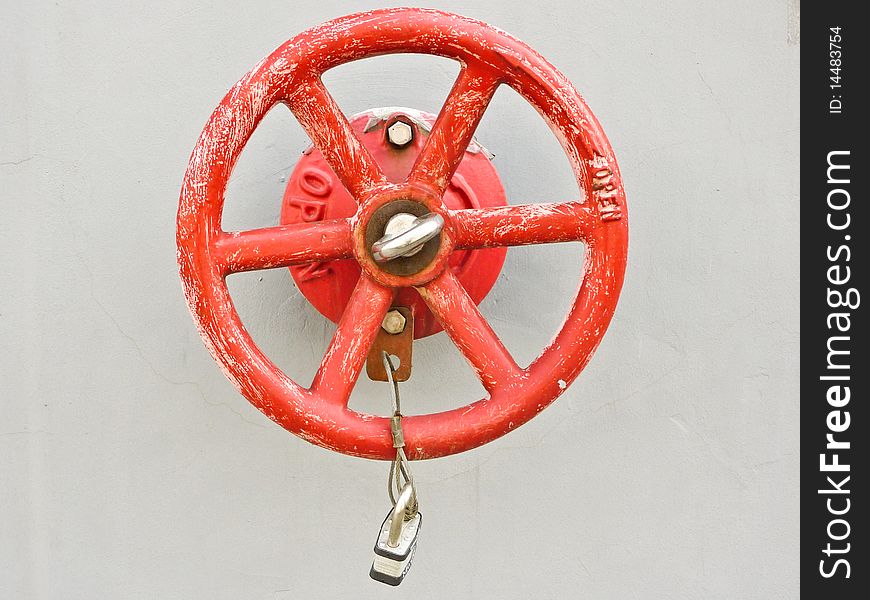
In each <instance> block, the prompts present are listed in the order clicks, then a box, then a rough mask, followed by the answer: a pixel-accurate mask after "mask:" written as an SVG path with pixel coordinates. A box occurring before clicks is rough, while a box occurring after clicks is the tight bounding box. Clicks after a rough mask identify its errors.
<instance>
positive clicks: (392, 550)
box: [369, 510, 423, 585]
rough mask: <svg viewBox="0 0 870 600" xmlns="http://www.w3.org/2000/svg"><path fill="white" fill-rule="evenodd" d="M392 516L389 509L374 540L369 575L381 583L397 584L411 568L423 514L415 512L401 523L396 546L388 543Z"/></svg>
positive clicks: (401, 515) (400, 516)
mask: <svg viewBox="0 0 870 600" xmlns="http://www.w3.org/2000/svg"><path fill="white" fill-rule="evenodd" d="M392 517H393V511H392V510H391V511H390V513H389V514H387V518H386V519H384V523H383V525H381V532H380V534H379V535H378V540H377V541H376V542H375V559H374V561H373V562H372V568H371V571H369V576H370V577H371V578H372V579H374V580H376V581H380V582H381V583H386V584H388V585H399V584H400V583H402V580H403V579H404V578H405V575H406V574H407V573H408V569H410V568H411V562H412V561H413V559H414V551H415V550H416V549H417V536H418V535H419V533H420V524H421V523H422V522H423V515H421V514H420V513H419V512H417V514H415V515H414V517H413V518H411V519H408V520H407V521H405V522H404V523H402V533H401V534H400V536H399V544H398V545H397V546H396V547H391V546H390V544H389V539H390V525H391V524H392V520H393V519H392ZM402 517H403V514H400V515H399V518H402Z"/></svg>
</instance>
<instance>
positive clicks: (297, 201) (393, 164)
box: [281, 109, 507, 338]
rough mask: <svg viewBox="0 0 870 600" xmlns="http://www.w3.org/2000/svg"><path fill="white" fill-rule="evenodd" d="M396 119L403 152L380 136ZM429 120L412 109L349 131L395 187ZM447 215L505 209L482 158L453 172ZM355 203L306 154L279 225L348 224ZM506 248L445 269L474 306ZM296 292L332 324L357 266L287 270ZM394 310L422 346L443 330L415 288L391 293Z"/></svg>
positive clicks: (468, 156) (320, 161)
mask: <svg viewBox="0 0 870 600" xmlns="http://www.w3.org/2000/svg"><path fill="white" fill-rule="evenodd" d="M399 118H401V119H402V120H404V121H405V122H406V123H409V124H410V125H411V127H412V128H413V130H414V139H413V141H412V142H411V143H410V144H408V145H407V146H406V147H404V148H400V149H397V148H394V147H393V146H391V145H390V144H389V143H388V142H387V139H386V137H387V136H386V128H387V127H388V126H389V125H390V124H392V123H393V122H395V120H396V119H399ZM435 118H436V117H435V115H430V114H428V113H423V112H420V111H414V110H410V109H405V110H402V109H390V110H386V109H376V110H372V111H366V112H363V113H360V114H358V115H354V116H353V117H351V118H350V124H351V127H352V128H353V130H354V131H355V132H356V134H357V136H358V137H359V138H360V140H361V141H362V143H363V145H364V146H365V147H366V148H367V149H368V150H369V152H370V153H371V154H372V156H373V157H374V159H375V161H376V162H377V163H378V165H380V167H381V169H382V170H383V172H384V174H385V175H386V177H387V179H388V180H389V181H391V182H393V183H401V182H403V181H405V179H407V177H408V174H409V173H410V171H411V168H412V167H413V166H414V162H415V159H416V158H417V156H418V155H419V154H420V151H421V150H422V149H423V147H424V146H425V144H426V142H427V140H428V139H429V135H428V132H427V130H428V129H429V128H431V126H432V124H433V123H434V122H435ZM442 202H443V204H444V206H445V207H447V208H448V209H450V210H459V209H472V208H477V209H486V208H493V207H498V206H504V205H505V204H507V198H506V197H505V193H504V188H503V187H502V185H501V181H499V178H498V174H497V173H496V170H495V167H493V165H492V162H490V160H489V158H488V157H487V156H486V152H485V151H483V149H482V148H481V147H480V146H479V145H477V144H472V147H471V149H470V150H469V151H467V152H465V153H464V158H463V159H462V161H461V162H460V164H459V167H458V168H457V170H456V173H454V174H453V177H452V179H451V180H450V185H448V186H447V189H446V190H445V192H444V195H443V196H442ZM356 210H357V203H356V200H354V198H353V197H352V196H351V195H350V194H349V193H348V191H347V190H346V189H345V188H344V186H342V185H341V182H340V181H339V179H338V176H337V175H335V173H334V172H333V171H332V169H331V168H330V167H329V165H328V164H327V163H326V161H325V159H324V158H323V156H322V155H321V153H320V152H319V151H318V150H317V149H316V148H311V149H309V150H308V151H306V152H305V153H304V154H303V156H302V158H301V159H300V160H299V162H298V163H297V165H296V167H295V168H294V169H293V174H292V175H291V176H290V179H289V181H288V182H287V190H286V192H285V193H284V201H283V205H282V210H281V223H282V224H285V225H289V224H294V223H302V222H305V223H312V222H315V221H321V220H324V221H330V222H331V221H332V220H333V219H337V218H349V217H352V216H353V215H354V214H356ZM506 253H507V248H506V247H505V246H500V247H493V248H485V249H474V250H460V251H457V252H454V253H453V254H451V255H450V260H449V264H450V268H451V269H452V270H453V272H454V273H456V277H457V278H458V279H459V281H460V282H462V287H464V288H465V291H466V292H468V295H469V296H470V297H471V299H472V300H473V301H474V303H475V304H479V303H480V301H481V300H483V299H484V298H485V297H486V295H487V293H489V291H490V290H491V289H492V286H493V285H494V284H495V282H496V280H497V279H498V274H499V272H500V271H501V268H502V265H504V259H505V255H506ZM290 272H291V273H292V274H293V279H294V280H295V281H296V286H297V287H298V288H299V290H300V291H301V292H302V293H303V294H304V295H305V297H306V298H307V299H308V301H309V302H311V304H313V305H314V307H315V308H317V310H319V311H320V313H321V314H323V315H324V316H326V317H327V318H329V319H331V320H332V321H333V322H336V323H337V322H338V320H339V319H340V318H341V315H342V314H344V310H345V308H346V307H347V304H348V302H349V301H350V296H351V292H352V291H353V288H354V287H355V286H356V283H357V280H358V279H359V277H360V265H359V263H358V262H357V261H355V260H331V261H321V262H315V263H308V264H302V265H294V266H292V267H290ZM394 304H395V305H397V306H407V307H409V308H410V309H411V310H413V311H414V337H415V338H422V337H426V336H427V335H432V334H433V333H438V332H439V331H441V325H440V324H439V323H438V321H437V319H436V318H435V316H434V315H433V314H432V312H431V311H430V310H429V309H428V307H427V306H426V304H425V302H423V299H422V298H421V297H420V295H419V294H417V292H415V291H414V289H413V288H405V289H401V290H399V291H398V292H397V294H396V298H395V300H394Z"/></svg>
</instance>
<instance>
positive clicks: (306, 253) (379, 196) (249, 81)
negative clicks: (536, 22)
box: [178, 9, 628, 459]
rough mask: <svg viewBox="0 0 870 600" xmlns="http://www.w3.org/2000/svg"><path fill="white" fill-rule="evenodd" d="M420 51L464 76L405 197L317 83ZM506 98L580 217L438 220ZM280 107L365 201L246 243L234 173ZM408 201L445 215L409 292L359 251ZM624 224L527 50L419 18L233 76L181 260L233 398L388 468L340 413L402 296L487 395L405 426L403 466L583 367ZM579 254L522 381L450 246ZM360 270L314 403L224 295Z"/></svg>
mask: <svg viewBox="0 0 870 600" xmlns="http://www.w3.org/2000/svg"><path fill="white" fill-rule="evenodd" d="M396 52H415V53H424V54H435V55H439V56H445V57H449V58H452V59H455V60H457V61H459V63H460V64H461V65H462V70H461V73H460V75H459V77H458V79H457V81H456V83H455V85H454V87H453V90H452V91H451V93H450V95H449V97H448V99H447V100H446V102H445V105H444V107H443V108H442V111H441V113H440V115H439V116H438V120H437V121H436V123H435V125H434V126H433V129H432V133H431V135H430V137H429V142H428V143H427V144H426V146H425V147H424V148H423V149H422V151H421V153H420V156H419V157H418V159H417V161H416V163H415V165H414V167H413V168H412V170H411V173H410V175H409V177H408V181H407V182H404V183H400V184H396V183H391V182H390V181H389V180H388V178H387V177H386V176H385V175H384V173H383V172H382V171H381V169H380V167H379V166H378V164H377V163H376V162H375V161H374V160H373V158H372V156H371V154H370V153H369V151H368V150H367V149H366V148H365V146H364V145H363V144H362V143H361V142H360V141H359V139H358V138H357V137H356V135H355V134H354V132H353V130H352V128H351V126H350V123H349V122H348V120H347V118H345V116H344V115H343V114H342V113H341V111H340V110H339V109H338V107H337V106H336V104H335V102H334V101H333V100H332V98H331V97H330V95H329V93H328V92H327V91H326V89H325V88H324V86H323V84H322V83H321V81H320V75H321V74H322V73H323V72H324V71H326V70H327V69H330V68H332V67H335V66H337V65H340V64H342V63H346V62H348V61H352V60H357V59H360V58H364V57H367V56H374V55H378V54H388V53H396ZM500 84H505V85H509V86H511V87H512V88H514V89H515V90H516V91H517V92H518V93H519V94H520V95H522V96H523V97H524V98H525V99H526V100H527V101H528V102H530V103H531V104H532V105H533V106H534V107H535V108H536V109H537V110H538V112H539V113H540V114H541V115H542V116H543V117H544V119H545V120H546V121H547V122H548V123H549V125H550V126H551V128H552V129H553V131H554V132H555V134H556V136H557V137H558V139H559V141H560V143H561V144H562V147H563V148H564V150H565V152H566V153H567V155H568V157H569V159H570V161H571V163H572V165H573V168H574V172H575V175H576V177H577V182H578V184H579V187H580V189H581V190H582V196H583V197H582V198H581V199H580V200H578V201H574V202H570V201H569V202H564V203H557V204H543V205H531V206H508V207H502V208H494V209H469V210H449V209H447V208H445V207H444V206H443V205H442V204H441V197H442V195H443V193H444V191H445V189H446V187H447V184H448V182H449V181H450V179H451V176H452V175H453V173H454V171H455V170H456V168H457V167H458V165H459V162H460V161H461V160H462V156H463V153H464V151H465V146H466V145H467V144H468V143H469V142H470V140H471V137H472V135H473V133H474V130H475V128H476V126H477V123H478V121H479V119H480V117H481V115H482V114H483V112H484V110H485V109H486V106H487V104H488V103H489V101H490V99H491V97H492V94H493V92H494V91H495V89H496V88H497V87H498V85H500ZM276 103H285V104H286V105H288V106H289V107H290V109H291V111H292V112H293V113H294V114H295V115H296V117H297V119H298V120H299V122H300V123H301V124H302V126H303V127H304V128H305V130H306V131H307V132H308V135H309V136H310V137H311V139H312V141H313V142H314V144H315V146H317V148H318V149H319V150H320V151H321V152H322V153H323V155H324V158H325V160H326V162H327V164H329V166H330V167H331V168H332V169H333V170H334V171H335V173H336V175H337V176H338V178H339V179H340V180H341V182H342V183H343V185H344V186H345V187H346V188H347V189H348V191H349V192H350V194H351V195H352V196H353V197H354V198H355V199H356V201H357V202H358V203H359V207H360V208H359V210H358V211H357V213H356V214H355V215H354V216H353V217H350V218H348V219H336V220H331V221H322V222H305V223H298V224H295V225H285V226H282V227H276V228H267V229H262V230H257V231H248V232H238V233H228V232H224V231H223V230H222V229H221V212H222V208H223V199H224V191H225V189H226V184H227V180H228V178H229V175H230V173H231V171H232V168H233V165H234V164H235V162H236V159H237V158H238V157H239V154H240V153H241V151H242V148H243V147H244V145H245V143H246V142H247V140H248V138H249V137H250V135H251V133H252V132H253V130H254V128H255V127H256V126H257V124H258V123H259V121H260V119H262V117H263V116H264V115H265V114H266V112H267V111H268V110H269V109H270V108H271V107H272V106H274V105H275V104H276ZM399 198H411V199H414V200H416V201H418V202H421V203H423V204H425V205H426V206H427V207H428V208H429V209H430V210H434V211H436V212H439V213H440V214H442V215H443V216H444V218H445V227H444V231H443V232H442V243H441V249H440V250H439V252H438V255H437V256H436V258H435V259H434V260H433V262H432V263H431V264H430V265H429V266H428V267H427V268H425V269H424V270H423V271H421V272H420V273H418V274H416V275H414V276H412V277H406V278H403V277H398V276H395V275H389V274H387V273H384V272H383V271H380V270H379V269H378V267H377V265H376V264H375V263H374V261H372V260H371V259H370V256H368V254H367V251H366V249H365V248H364V244H363V243H362V235H363V231H364V229H365V226H366V223H367V219H368V218H369V217H370V216H371V214H372V212H373V211H374V210H375V209H376V208H377V207H379V206H382V205H384V204H385V203H387V202H391V201H393V200H395V199H399ZM626 219H627V213H626V206H625V193H624V191H623V186H622V181H621V179H620V176H619V169H618V167H617V164H616V159H615V158H614V156H613V151H612V149H611V147H610V144H609V143H608V141H607V138H606V137H605V136H604V133H603V131H602V130H601V127H600V126H599V124H598V122H597V121H596V119H595V117H594V116H593V115H592V113H591V112H590V111H589V109H588V108H587V106H586V104H585V103H584V102H583V100H582V99H581V98H580V95H579V94H578V93H577V91H576V90H575V89H574V87H573V86H572V85H571V83H570V82H569V81H568V80H567V79H566V78H565V77H564V76H563V75H562V74H560V73H559V72H558V71H557V70H556V69H555V68H554V67H553V66H551V65H550V64H549V63H548V62H547V61H546V60H544V59H543V58H542V57H541V56H540V55H538V54H537V53H536V52H535V51H534V50H532V49H531V48H529V47H528V46H526V45H525V44H523V43H522V42H520V41H518V40H516V39H514V38H513V37H511V36H509V35H508V34H506V33H504V32H502V31H499V30H497V29H495V28H493V27H491V26H489V25H486V24H485V23H481V22H479V21H474V20H471V19H467V18H465V17H459V16H456V15H451V14H448V13H444V12H440V11H435V10H424V9H388V10H379V11H373V12H368V13H361V14H356V15H350V16H347V17H342V18H340V19H336V20H334V21H330V22H328V23H325V24H323V25H319V26H317V27H315V28H313V29H310V30H308V31H306V32H304V33H302V34H300V35H299V36H297V37H295V38H294V39H292V40H290V41H288V42H286V43H285V44H284V45H282V46H281V47H279V48H278V49H277V50H276V51H275V52H273V53H272V54H271V55H270V56H269V57H267V58H266V59H265V60H264V61H262V62H261V63H260V64H258V65H257V66H256V67H255V68H254V69H253V70H252V71H251V72H250V73H248V74H247V75H246V76H245V77H244V78H242V80H241V81H239V83H237V84H236V85H235V86H234V87H233V88H232V89H231V90H230V91H229V93H228V94H227V95H226V97H225V98H224V99H223V101H222V102H221V103H220V105H219V106H218V108H217V109H216V110H215V111H214V113H213V114H212V116H211V118H210V119H209V121H208V123H207V124H206V126H205V129H204V130H203V132H202V135H201V136H200V139H199V141H198V143H197V145H196V148H195V149H194V151H193V155H192V157H191V160H190V165H189V166H188V169H187V173H186V175H185V178H184V185H183V188H182V191H181V199H180V202H179V208H178V262H179V265H180V269H181V278H182V282H183V284H184V290H185V294H186V296H187V301H188V305H189V306H190V309H191V312H192V314H193V316H194V319H195V321H196V323H197V325H198V326H199V328H200V332H201V334H202V336H203V339H204V340H205V343H206V345H207V346H208V347H209V349H210V350H211V352H212V354H213V355H214V357H215V358H216V359H217V361H218V362H219V363H220V364H221V365H222V366H223V368H224V370H225V372H226V374H227V376H228V377H229V378H230V379H231V380H232V381H233V382H234V383H235V384H236V385H237V386H238V387H239V389H240V391H241V392H242V393H243V394H244V395H245V396H246V397H247V398H248V399H249V400H250V401H251V402H252V403H253V404H254V405H255V406H257V407H258V408H259V409H260V410H262V411H263V412H264V413H265V414H266V415H268V416H269V417H270V418H272V419H273V420H275V421H276V422H277V423H279V424H280V425H282V426H283V427H285V428H286V429H288V430H289V431H292V432H293V433H295V434H297V435H299V436H301V437H303V438H304V439H306V440H308V441H310V442H312V443H315V444H319V445H321V446H324V447H326V448H329V449H332V450H336V451H339V452H343V453H346V454H352V455H356V456H364V457H369V458H378V459H392V458H393V457H394V455H395V449H394V448H393V445H392V439H391V435H390V425H389V420H388V419H386V418H383V417H375V416H372V415H365V414H360V413H357V412H355V411H353V410H350V409H349V408H348V407H347V401H348V398H349V396H350V393H351V390H352V388H353V386H354V384H355V382H356V380H357V378H358V376H359V373H360V371H361V369H362V367H363V364H364V362H365V357H366V352H367V350H368V348H369V346H370V344H371V342H372V340H373V338H374V336H375V334H376V332H377V328H378V327H379V326H380V324H381V320H382V317H383V315H384V314H385V313H386V311H387V310H388V309H389V307H390V305H391V303H392V301H393V297H394V294H395V292H396V290H398V289H400V288H402V287H407V286H409V285H413V286H417V290H418V292H419V293H420V294H421V296H422V297H423V298H424V300H425V301H426V303H427V305H428V306H429V308H430V309H431V310H432V312H433V313H434V314H435V315H436V316H437V317H438V318H439V319H440V320H441V322H442V325H443V326H444V329H445V330H446V331H447V333H448V335H449V336H450V337H451V339H452V340H453V341H454V342H455V343H456V345H457V346H458V347H459V349H460V350H461V351H462V353H463V354H464V355H465V356H466V358H467V359H468V361H469V362H470V363H471V365H472V367H473V368H474V370H475V372H476V373H477V374H478V376H479V378H480V380H481V381H482V382H483V384H484V386H485V387H486V389H487V390H488V392H489V395H488V396H487V397H486V398H484V399H482V400H479V401H477V402H474V403H472V404H469V405H467V406H465V407H462V408H457V409H454V410H450V411H446V412H442V413H437V414H429V415H414V416H409V417H406V419H404V421H403V428H404V432H405V440H406V443H407V450H408V454H409V456H410V457H411V458H415V459H421V458H432V457H436V456H444V455H448V454H453V453H456V452H461V451H463V450H468V449H470V448H474V447H476V446H479V445H481V444H484V443H486V442H489V441H491V440H493V439H495V438H497V437H499V436H501V435H504V434H505V433H507V432H508V431H510V430H511V429H513V428H515V427H518V426H519V425H522V424H523V423H525V422H526V421H528V420H529V419H530V418H532V417H533V416H534V415H535V414H537V413H538V412H540V411H541V410H543V409H544V408H545V407H546V406H547V405H549V404H550V403H551V402H552V401H553V400H554V399H555V398H556V397H557V396H558V395H559V394H560V393H561V392H562V391H563V390H564V389H565V388H566V387H567V385H568V384H570V383H571V382H572V381H573V380H574V378H575V377H576V376H577V375H578V374H579V373H580V371H581V370H582V369H583V367H584V366H585V365H586V363H587V362H588V361H589V359H590V357H591V356H592V353H593V352H594V350H595V348H596V347H597V346H598V343H599V342H600V340H601V337H602V336H603V335H604V331H605V329H606V328H607V325H608V324H609V322H610V319H611V317H612V316H613V312H614V310H615V307H616V301H617V296H618V295H619V290H620V288H621V286H622V280H623V274H624V271H625V263H626V250H627V236H628V227H627V222H626ZM580 240H582V241H584V242H585V243H586V248H587V251H586V256H585V261H584V263H583V265H582V270H581V274H582V282H581V284H580V287H579V290H578V292H577V297H576V299H575V300H574V303H573V304H572V306H571V309H570V311H569V313H568V316H567V318H566V320H565V322H564V324H563V326H562V328H561V330H560V331H559V332H558V334H557V335H556V337H555V338H554V339H553V341H552V342H551V343H550V345H549V346H548V347H547V348H545V349H544V351H543V352H542V354H541V355H540V356H539V357H538V358H537V359H535V360H534V362H532V364H531V365H529V366H528V367H526V368H521V367H519V366H518V365H517V364H516V363H515V362H514V360H513V358H511V356H510V354H509V353H508V351H507V350H506V349H505V347H504V346H503V345H502V344H501V342H500V341H499V340H498V338H497V336H496V335H495V333H494V332H493V330H492V328H491V327H489V325H488V324H487V323H486V320H485V319H484V318H483V316H482V315H481V314H480V312H479V311H478V309H477V307H476V306H475V304H474V302H473V301H472V300H471V299H470V298H469V296H468V294H467V293H466V291H465V289H464V288H463V287H462V285H461V284H460V283H459V282H458V281H457V279H456V277H455V276H454V274H453V272H452V271H451V270H450V269H448V268H446V266H447V264H448V259H449V257H450V254H451V253H452V252H453V250H454V249H456V248H464V249H472V248H485V247H491V246H498V245H515V244H537V243H547V242H564V241H580ZM351 255H352V256H354V257H355V258H356V260H357V261H358V262H359V263H360V264H361V266H362V271H363V275H362V276H361V277H360V278H359V281H358V283H357V285H356V288H355V289H354V291H353V293H352V295H351V299H350V301H349V303H348V306H347V309H346V310H345V312H344V314H343V315H342V317H341V319H340V321H339V323H338V327H337V329H336V332H335V335H334V337H333V339H332V342H331V343H330V346H329V349H328V350H327V353H326V355H325V356H324V358H323V361H322V363H321V365H320V368H319V369H318V371H317V374H316V375H315V377H314V381H313V383H312V385H311V386H310V387H309V388H307V389H306V388H303V387H302V386H300V385H299V384H297V383H296V382H294V381H292V380H291V379H290V378H288V377H287V376H286V375H285V374H284V373H283V372H282V371H281V370H280V369H278V368H277V367H276V366H275V365H274V364H273V363H272V362H271V361H270V360H269V359H268V358H266V356H265V355H264V354H263V353H262V352H261V351H260V349H259V348H257V346H256V345H255V344H254V342H253V341H252V340H251V337H250V336H249V335H248V333H247V331H245V328H244V327H243V325H242V323H241V321H240V320H239V316H238V314H237V313H236V310H235V308H234V307H233V303H232V301H231V299H230V296H229V293H228V292H227V287H226V283H225V277H226V276H227V275H228V274H230V273H232V272H235V271H239V270H247V269H258V268H272V267H279V266H290V265H295V264H303V263H312V262H321V261H326V260H332V259H336V258H344V257H348V256H351Z"/></svg>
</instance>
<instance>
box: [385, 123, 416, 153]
mask: <svg viewBox="0 0 870 600" xmlns="http://www.w3.org/2000/svg"><path fill="white" fill-rule="evenodd" d="M387 139H388V140H389V141H390V143H391V144H393V145H394V146H398V147H399V148H401V147H403V146H407V145H408V144H410V143H411V141H412V140H413V139H414V128H413V127H411V124H410V123H406V122H405V121H396V122H395V123H393V124H392V125H390V126H389V127H387Z"/></svg>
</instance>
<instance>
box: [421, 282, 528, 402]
mask: <svg viewBox="0 0 870 600" xmlns="http://www.w3.org/2000/svg"><path fill="white" fill-rule="evenodd" d="M417 291H418V292H419V293H420V295H421V296H422V297H423V299H424V300H425V301H426V304H427V305H428V306H429V309H430V310H431V311H432V313H433V314H434V315H435V317H436V318H437V319H438V321H439V322H440V323H441V325H442V326H443V327H444V331H446V332H447V335H449V336H450V339H452V340H453V342H454V343H455V344H456V347H457V348H459V351H460V352H462V354H463V356H465V358H466V359H468V362H469V363H471V366H472V368H473V369H474V371H475V373H477V376H478V378H479V379H480V382H481V383H482V384H483V387H484V388H485V389H486V390H487V391H488V392H492V391H493V390H495V389H496V388H498V387H499V386H504V385H507V384H508V383H509V382H510V381H511V379H513V378H514V377H516V376H517V374H518V373H519V371H520V368H519V367H518V366H517V363H516V362H514V359H513V357H512V356H511V355H510V353H509V352H508V350H507V348H505V347H504V344H502V343H501V340H500V339H499V338H498V336H497V335H496V333H495V331H493V329H492V327H490V325H489V323H488V322H487V321H486V319H485V318H484V316H483V315H482V314H480V310H479V309H478V308H477V305H476V304H475V303H474V301H473V300H472V299H471V298H470V297H469V296H468V292H466V291H465V288H464V287H462V284H461V283H459V280H458V279H457V278H456V275H454V274H453V271H451V270H450V269H446V270H445V271H444V272H443V273H441V275H439V276H438V278H436V279H434V280H432V281H431V282H429V283H428V284H426V285H424V286H421V287H419V288H417Z"/></svg>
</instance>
